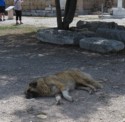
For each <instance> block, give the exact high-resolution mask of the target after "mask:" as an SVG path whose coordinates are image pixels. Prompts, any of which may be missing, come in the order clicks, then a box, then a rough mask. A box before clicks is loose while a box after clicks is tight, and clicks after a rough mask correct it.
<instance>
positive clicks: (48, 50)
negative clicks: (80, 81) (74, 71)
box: [0, 17, 125, 122]
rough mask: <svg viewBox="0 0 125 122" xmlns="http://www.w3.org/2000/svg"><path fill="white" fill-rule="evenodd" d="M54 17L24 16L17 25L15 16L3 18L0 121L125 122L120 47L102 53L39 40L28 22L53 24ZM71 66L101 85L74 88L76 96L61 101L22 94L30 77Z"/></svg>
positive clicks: (124, 78) (124, 63)
mask: <svg viewBox="0 0 125 122" xmlns="http://www.w3.org/2000/svg"><path fill="white" fill-rule="evenodd" d="M78 19H79V18H76V19H75V20H78ZM82 19H86V18H84V17H83V18H82ZM89 19H91V18H88V20H89ZM28 20H29V21H30V22H31V23H29V22H28ZM43 20H46V21H43ZM50 20H51V22H50ZM55 20H56V19H55V18H51V19H49V18H47V19H46V18H42V19H41V18H26V17H25V18H24V25H21V26H19V27H15V25H14V22H15V21H14V20H10V21H5V22H2V23H3V24H1V25H2V26H0V122H125V110H124V108H125V52H124V51H123V52H121V53H118V54H107V55H101V54H97V53H92V52H87V51H84V50H82V49H79V48H78V47H72V46H58V45H51V44H46V43H41V42H39V41H38V40H37V39H36V38H35V29H34V30H33V29H31V28H30V27H29V26H27V25H32V26H34V23H36V21H37V22H38V21H39V23H37V24H35V25H37V27H39V26H49V27H50V26H55V24H56V22H55ZM48 21H49V22H50V23H49V24H47V22H48ZM109 21H111V20H109ZM115 21H116V20H115ZM41 22H43V23H41ZM75 22H76V21H75ZM75 22H74V23H75ZM117 22H119V23H120V24H123V23H124V21H123V20H117ZM40 24H41V25H40ZM7 25H10V27H6V26H7ZM4 26H5V28H4ZM13 26H14V27H13ZM25 26H27V28H28V29H29V30H31V31H29V30H26V29H24V28H25ZM22 29H24V30H25V32H22V31H21V30H22ZM5 32H6V33H5ZM70 68H79V69H81V70H83V71H85V72H87V73H90V74H91V75H92V76H93V77H94V78H96V79H99V80H102V81H103V85H104V89H102V90H100V91H98V92H97V93H95V94H93V95H89V94H88V93H87V92H85V91H74V92H72V93H71V95H72V96H73V97H74V99H75V101H74V102H73V103H69V102H67V101H65V100H63V104H62V105H61V106H56V105H55V104H54V103H55V99H54V98H40V99H31V100H28V99H25V97H24V90H25V88H26V85H27V84H28V83H29V82H30V81H31V80H32V79H33V78H36V77H39V76H44V75H49V74H52V73H55V72H58V71H61V70H65V69H70ZM37 115H42V117H41V118H39V117H38V116H37Z"/></svg>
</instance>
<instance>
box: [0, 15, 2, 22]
mask: <svg viewBox="0 0 125 122" xmlns="http://www.w3.org/2000/svg"><path fill="white" fill-rule="evenodd" d="M0 21H2V13H0Z"/></svg>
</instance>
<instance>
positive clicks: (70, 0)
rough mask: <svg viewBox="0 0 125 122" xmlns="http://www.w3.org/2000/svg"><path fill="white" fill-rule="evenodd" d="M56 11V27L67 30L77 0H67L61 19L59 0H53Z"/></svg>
mask: <svg viewBox="0 0 125 122" xmlns="http://www.w3.org/2000/svg"><path fill="white" fill-rule="evenodd" d="M55 4H56V13H57V27H58V29H64V30H68V29H69V25H70V23H71V22H72V21H73V18H74V15H75V10H76V4H77V0H67V1H66V5H65V13H64V18H63V21H62V14H61V8H60V0H55Z"/></svg>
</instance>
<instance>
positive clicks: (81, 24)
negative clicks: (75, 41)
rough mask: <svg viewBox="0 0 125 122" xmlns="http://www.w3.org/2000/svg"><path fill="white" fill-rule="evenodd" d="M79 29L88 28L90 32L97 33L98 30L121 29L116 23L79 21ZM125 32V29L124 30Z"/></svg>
mask: <svg viewBox="0 0 125 122" xmlns="http://www.w3.org/2000/svg"><path fill="white" fill-rule="evenodd" d="M76 26H77V27H78V28H87V29H88V30H90V31H96V30H97V29H98V28H109V29H117V28H119V29H120V28H121V27H119V26H118V24H117V23H115V22H100V21H91V22H88V21H81V20H80V21H78V22H77V25H76ZM122 29H123V28H122ZM124 30H125V28H124Z"/></svg>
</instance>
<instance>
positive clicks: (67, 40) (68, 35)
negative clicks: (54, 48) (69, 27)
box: [37, 28, 75, 45]
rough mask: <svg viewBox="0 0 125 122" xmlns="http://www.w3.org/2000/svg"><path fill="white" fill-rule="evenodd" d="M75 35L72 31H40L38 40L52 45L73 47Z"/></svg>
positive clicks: (52, 29)
mask: <svg viewBox="0 0 125 122" xmlns="http://www.w3.org/2000/svg"><path fill="white" fill-rule="evenodd" d="M74 35H75V34H74V33H73V32H71V31H65V30H58V29H56V28H55V29H54V28H51V29H40V30H39V31H38V32H37V39H39V40H40V41H42V42H47V43H52V44H59V45H73V44H74Z"/></svg>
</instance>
